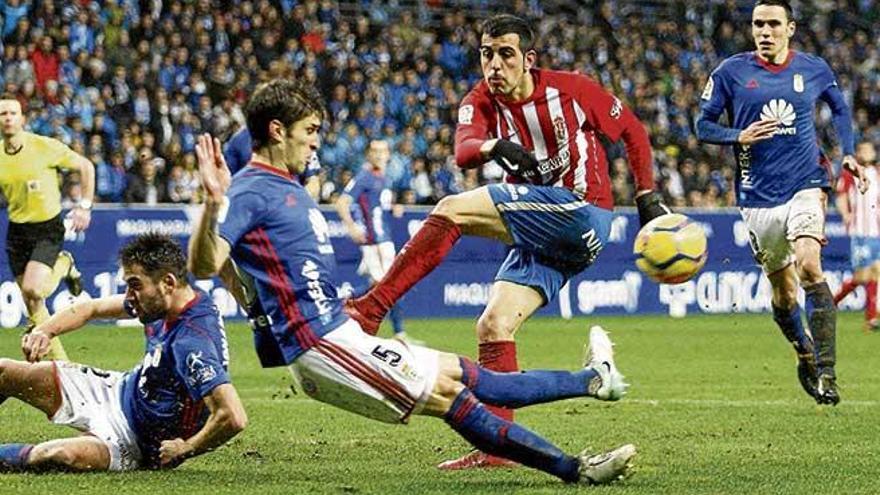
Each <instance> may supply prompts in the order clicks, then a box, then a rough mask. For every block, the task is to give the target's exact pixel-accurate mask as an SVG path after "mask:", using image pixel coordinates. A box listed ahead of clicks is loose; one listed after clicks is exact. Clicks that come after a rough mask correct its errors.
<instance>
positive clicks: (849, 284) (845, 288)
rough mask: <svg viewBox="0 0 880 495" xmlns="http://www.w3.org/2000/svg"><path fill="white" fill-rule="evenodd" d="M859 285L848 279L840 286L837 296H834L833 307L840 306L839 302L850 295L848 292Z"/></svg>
mask: <svg viewBox="0 0 880 495" xmlns="http://www.w3.org/2000/svg"><path fill="white" fill-rule="evenodd" d="M858 286H859V284H857V283H855V282H854V281H853V279H848V280H846V281H844V282H843V283H842V284H840V290H839V291H837V294H834V305H835V306H837V305H838V304H840V301H843V300H844V298H846V296H848V295H849V294H850V292H852V291H854V290H856V287H858Z"/></svg>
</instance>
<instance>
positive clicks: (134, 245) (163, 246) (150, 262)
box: [119, 232, 189, 285]
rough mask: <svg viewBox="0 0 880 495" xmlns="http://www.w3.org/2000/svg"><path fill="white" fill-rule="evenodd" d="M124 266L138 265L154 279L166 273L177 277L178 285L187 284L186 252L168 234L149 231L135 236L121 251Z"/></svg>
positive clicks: (120, 257) (120, 258)
mask: <svg viewBox="0 0 880 495" xmlns="http://www.w3.org/2000/svg"><path fill="white" fill-rule="evenodd" d="M119 261H120V262H121V263H122V266H124V267H130V266H133V265H138V266H140V267H141V268H143V269H144V272H145V273H146V274H147V276H149V277H150V278H151V279H152V280H153V281H157V280H159V279H160V278H161V277H162V276H164V275H165V274H166V273H171V274H172V275H174V276H175V277H177V281H178V285H187V284H188V283H189V282H188V281H187V279H186V275H187V272H186V254H185V253H184V252H183V248H181V247H180V244H179V243H178V242H177V241H175V240H174V239H172V238H171V236H169V235H168V234H160V233H158V232H148V233H146V234H141V235H139V236H137V237H135V238H134V240H133V241H131V242H129V243H128V244H126V246H125V247H124V248H122V251H120V252H119Z"/></svg>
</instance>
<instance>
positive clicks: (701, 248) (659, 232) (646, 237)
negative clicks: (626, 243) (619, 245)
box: [633, 213, 708, 284]
mask: <svg viewBox="0 0 880 495" xmlns="http://www.w3.org/2000/svg"><path fill="white" fill-rule="evenodd" d="M633 253H634V254H635V255H636V266H638V267H639V270H641V271H642V273H644V274H645V275H647V276H648V278H650V279H651V280H653V281H655V282H658V283H661V284H680V283H682V282H687V281H688V280H690V279H691V278H693V277H694V276H695V275H696V274H697V273H698V272H699V271H700V268H703V265H704V264H706V257H707V255H708V252H707V251H706V232H704V231H703V227H702V226H700V224H699V223H697V222H695V221H693V220H691V219H690V218H688V217H686V216H685V215H682V214H679V213H672V214H668V215H662V216H659V217H657V218H655V219H653V220H651V221H650V222H648V223H647V225H645V226H644V227H642V229H641V230H640V231H639V233H638V235H637V236H636V242H635V244H634V245H633Z"/></svg>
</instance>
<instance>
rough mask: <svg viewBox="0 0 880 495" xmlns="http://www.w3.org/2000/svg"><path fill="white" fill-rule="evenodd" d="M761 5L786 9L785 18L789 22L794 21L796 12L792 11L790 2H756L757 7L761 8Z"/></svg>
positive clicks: (765, 0)
mask: <svg viewBox="0 0 880 495" xmlns="http://www.w3.org/2000/svg"><path fill="white" fill-rule="evenodd" d="M761 5H766V6H768V7H782V8H783V9H785V16H786V18H788V20H789V21H793V20H794V11H793V10H792V9H791V4H790V3H788V0H758V1H756V2H755V7H759V6H761Z"/></svg>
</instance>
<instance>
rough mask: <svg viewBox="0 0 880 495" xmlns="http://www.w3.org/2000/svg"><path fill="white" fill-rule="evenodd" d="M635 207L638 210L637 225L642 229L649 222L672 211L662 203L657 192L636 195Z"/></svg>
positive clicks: (661, 198) (661, 197)
mask: <svg viewBox="0 0 880 495" xmlns="http://www.w3.org/2000/svg"><path fill="white" fill-rule="evenodd" d="M636 207H637V208H638V210H639V223H640V224H642V226H643V227H644V226H645V224H646V223H648V222H650V221H651V220H653V219H655V218H657V217H659V216H661V215H665V214H667V213H672V210H670V209H669V207H668V206H666V204H665V203H663V196H661V195H660V193H658V192H654V191H647V192H642V193H641V194H638V195H636Z"/></svg>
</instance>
